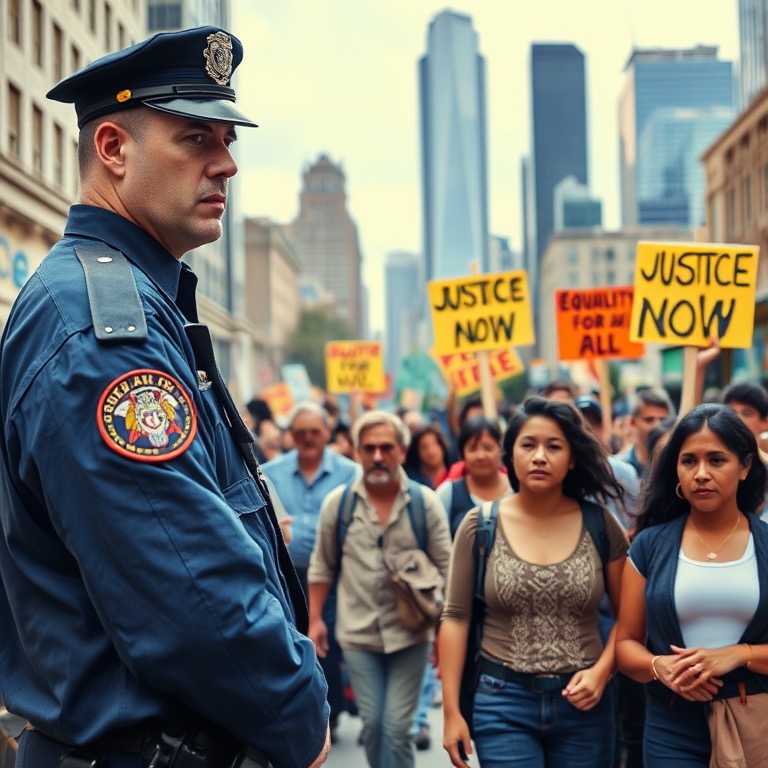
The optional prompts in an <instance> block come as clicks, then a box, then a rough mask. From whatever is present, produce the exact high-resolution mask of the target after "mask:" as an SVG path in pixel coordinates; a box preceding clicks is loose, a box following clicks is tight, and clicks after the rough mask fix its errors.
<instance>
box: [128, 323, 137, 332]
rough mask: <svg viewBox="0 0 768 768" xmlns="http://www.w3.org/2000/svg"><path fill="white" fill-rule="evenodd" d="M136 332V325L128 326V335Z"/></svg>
mask: <svg viewBox="0 0 768 768" xmlns="http://www.w3.org/2000/svg"><path fill="white" fill-rule="evenodd" d="M135 330H136V326H135V325H129V326H128V333H133V332H134V331H135Z"/></svg>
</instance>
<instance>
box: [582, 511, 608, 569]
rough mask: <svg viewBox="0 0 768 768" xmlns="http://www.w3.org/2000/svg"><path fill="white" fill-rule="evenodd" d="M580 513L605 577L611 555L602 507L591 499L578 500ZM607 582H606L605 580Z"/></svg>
mask: <svg viewBox="0 0 768 768" xmlns="http://www.w3.org/2000/svg"><path fill="white" fill-rule="evenodd" d="M579 506H580V507H581V515H582V517H583V518H584V527H585V528H586V529H587V531H589V535H590V536H591V537H592V541H593V542H594V544H595V548H596V549H597V554H598V555H600V562H601V563H602V564H603V577H604V578H606V579H607V567H608V558H609V557H610V555H611V543H610V542H609V541H608V531H607V530H606V528H605V515H604V514H603V509H602V507H600V506H598V505H597V504H595V503H594V502H593V501H580V502H579ZM606 583H607V582H606Z"/></svg>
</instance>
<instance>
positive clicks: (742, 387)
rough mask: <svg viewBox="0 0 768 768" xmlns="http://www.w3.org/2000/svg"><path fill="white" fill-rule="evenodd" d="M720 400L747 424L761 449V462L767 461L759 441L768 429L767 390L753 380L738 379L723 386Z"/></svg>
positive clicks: (767, 456) (767, 457)
mask: <svg viewBox="0 0 768 768" xmlns="http://www.w3.org/2000/svg"><path fill="white" fill-rule="evenodd" d="M722 402H723V403H725V404H726V405H727V406H728V407H729V408H730V409H731V410H732V411H734V412H735V413H736V415H737V416H738V417H739V418H740V419H741V420H742V421H743V422H744V423H745V424H746V425H747V427H748V428H749V431H750V432H751V433H752V434H753V435H754V436H755V440H757V445H758V447H759V448H760V449H761V452H762V453H761V455H762V459H763V462H766V461H768V455H766V454H765V453H764V449H763V447H762V445H761V442H760V440H761V436H762V435H763V433H764V432H765V431H766V430H768V392H766V391H765V389H763V387H761V386H760V385H759V384H757V383H755V382H754V381H739V382H736V383H735V384H730V385H729V386H728V387H726V388H725V391H724V392H723V393H722Z"/></svg>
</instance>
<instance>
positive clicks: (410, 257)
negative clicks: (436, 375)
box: [384, 251, 424, 376]
mask: <svg viewBox="0 0 768 768" xmlns="http://www.w3.org/2000/svg"><path fill="white" fill-rule="evenodd" d="M419 272H420V270H419V257H418V256H417V255H416V254H414V253H406V252H405V251H395V252H393V253H389V254H387V258H386V263H385V265H384V290H385V295H386V301H385V308H384V309H385V313H386V317H385V321H386V338H385V344H384V365H385V369H386V371H387V373H391V374H392V375H393V376H394V375H395V374H396V373H397V370H398V368H399V366H400V361H401V360H402V359H403V357H405V355H407V354H408V353H409V352H410V351H411V347H412V346H414V340H415V339H416V336H417V334H416V328H417V326H418V323H419V318H420V316H421V312H422V303H423V299H424V290H423V287H422V286H423V280H422V278H421V275H420V274H419Z"/></svg>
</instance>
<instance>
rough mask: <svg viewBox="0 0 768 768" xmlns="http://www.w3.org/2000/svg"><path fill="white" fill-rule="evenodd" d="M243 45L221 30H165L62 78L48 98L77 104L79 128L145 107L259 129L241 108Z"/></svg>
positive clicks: (217, 28) (203, 28)
mask: <svg viewBox="0 0 768 768" xmlns="http://www.w3.org/2000/svg"><path fill="white" fill-rule="evenodd" d="M242 59H243V46H242V43H241V42H240V41H239V40H238V39H237V38H236V37H234V36H233V35H230V34H229V33H228V32H225V31H224V30H223V29H220V28H219V27H197V28H196V29H185V30H182V31H180V32H160V33H159V34H157V35H153V36H152V37H150V38H148V39H147V40H144V41H143V42H141V43H137V44H136V45H133V46H131V47H130V48H125V49H123V50H122V51H117V53H111V54H109V55H108V56H104V57H103V58H101V59H98V60H97V61H94V62H93V63H92V64H90V65H89V66H87V67H86V68H85V69H82V70H80V71H79V72H75V74H74V75H72V76H71V77H68V78H67V79H66V80H62V81H61V82H60V83H59V84H58V85H57V86H55V87H54V88H53V89H51V90H50V91H49V92H48V98H49V99H53V100H54V101H62V102H64V103H67V104H74V105H75V111H76V112H77V124H78V127H80V128H82V127H83V125H85V124H86V123H88V122H90V121H91V120H94V119H95V118H97V117H101V116H103V115H107V114H110V113H112V112H118V111H121V110H124V109H129V108H131V107H137V106H141V105H144V106H146V107H151V108H152V109H157V110H160V111H161V112H168V113H170V114H172V115H180V116H182V117H194V118H199V119H202V120H211V121H214V122H221V123H234V124H235V125H253V126H255V125H256V123H254V122H253V121H252V120H250V119H248V118H247V117H246V116H245V115H244V114H243V113H242V112H241V111H240V110H239V109H238V108H237V107H236V106H235V91H234V89H233V88H232V87H231V86H230V80H231V78H232V73H233V72H234V71H235V69H236V67H237V66H238V64H240V62H241V61H242Z"/></svg>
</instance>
